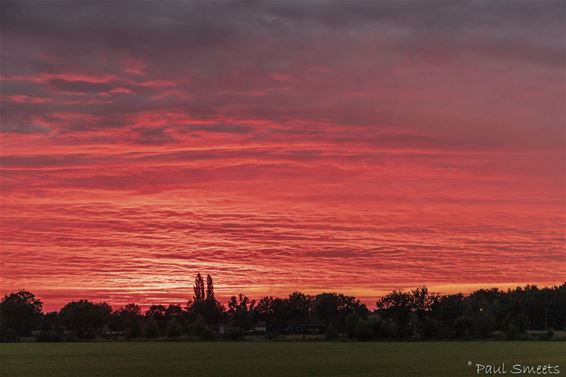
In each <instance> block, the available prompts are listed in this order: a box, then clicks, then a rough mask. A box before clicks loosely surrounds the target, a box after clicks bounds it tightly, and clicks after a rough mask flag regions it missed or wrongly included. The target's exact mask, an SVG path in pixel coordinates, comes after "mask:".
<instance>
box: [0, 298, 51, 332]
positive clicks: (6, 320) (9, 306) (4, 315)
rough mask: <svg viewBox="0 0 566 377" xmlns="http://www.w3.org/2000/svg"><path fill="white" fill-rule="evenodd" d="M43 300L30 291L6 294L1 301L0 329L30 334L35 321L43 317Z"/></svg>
mask: <svg viewBox="0 0 566 377" xmlns="http://www.w3.org/2000/svg"><path fill="white" fill-rule="evenodd" d="M42 308H43V304H42V302H41V301H40V300H39V299H37V298H36V297H35V295H34V294H33V293H31V292H28V291H23V290H22V291H18V292H15V293H10V294H7V295H5V296H4V298H3V299H2V301H1V302H0V329H2V330H7V329H12V330H13V331H15V332H16V333H17V334H18V335H20V336H22V335H29V334H30V332H31V328H32V325H33V322H34V321H37V320H38V319H39V318H40V317H41V310H42Z"/></svg>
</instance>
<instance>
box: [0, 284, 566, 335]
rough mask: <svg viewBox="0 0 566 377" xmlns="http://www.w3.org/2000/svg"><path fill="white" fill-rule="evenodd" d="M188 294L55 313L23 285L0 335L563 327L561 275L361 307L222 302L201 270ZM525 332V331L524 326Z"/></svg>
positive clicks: (330, 297) (399, 296)
mask: <svg viewBox="0 0 566 377" xmlns="http://www.w3.org/2000/svg"><path fill="white" fill-rule="evenodd" d="M193 290H194V296H193V298H192V299H191V300H189V301H188V302H187V303H186V305H184V306H181V305H173V304H171V305H168V306H165V305H152V306H150V307H149V308H148V309H147V310H146V311H145V312H142V309H141V307H140V306H139V305H136V304H134V303H132V304H128V305H125V306H123V307H120V308H118V309H116V310H113V309H112V307H111V306H110V305H109V304H107V303H105V302H100V303H95V302H92V301H89V300H79V301H72V302H69V303H68V304H66V305H65V306H63V307H62V308H61V309H60V310H59V311H58V312H57V311H53V312H48V313H44V312H43V304H42V302H41V300H39V299H38V298H37V297H35V295H34V294H33V293H31V292H28V291H24V290H22V291H18V292H14V293H10V294H7V295H5V296H4V298H3V299H2V301H1V302H0V341H3V342H9V341H18V340H19V339H20V338H21V337H25V338H29V339H35V340H37V341H73V340H85V339H97V338H108V339H124V338H127V339H136V338H148V339H157V338H167V339H214V338H223V339H241V338H242V337H243V336H244V335H247V334H262V335H264V336H266V337H268V338H276V337H281V336H292V335H303V336H306V335H309V334H313V335H317V336H318V337H319V338H320V337H325V338H327V339H334V338H349V339H357V340H372V339H396V340H410V339H413V340H414V339H485V338H490V337H491V338H500V339H528V338H532V337H533V336H534V335H532V334H533V333H534V334H536V337H538V338H539V339H551V338H552V337H553V334H554V330H563V329H564V330H566V329H565V327H566V283H564V284H562V285H561V286H554V287H551V288H538V287H537V286H535V285H527V286H525V287H517V288H515V289H512V290H511V289H509V290H506V291H503V290H500V289H497V288H492V289H480V290H477V291H475V292H473V293H471V294H470V295H467V296H464V295H463V294H451V295H439V294H435V293H431V292H429V290H428V289H427V288H426V287H420V288H416V289H413V290H411V291H393V292H391V293H389V294H387V295H386V296H384V297H381V298H380V299H378V300H377V302H376V308H375V309H374V310H369V309H368V308H367V306H366V305H365V304H364V303H362V302H361V301H360V300H359V299H357V298H356V297H353V296H346V295H343V294H339V293H320V294H318V295H306V294H303V293H301V292H293V293H291V294H290V295H289V296H287V297H284V298H277V297H263V298H261V299H259V300H253V299H250V298H248V297H247V296H245V295H244V294H239V295H238V296H232V297H231V298H230V299H229V300H228V302H227V304H226V305H223V304H222V303H220V302H219V301H218V300H217V299H216V297H215V295H214V283H213V279H212V277H211V276H210V275H207V277H206V282H205V280H204V279H203V277H202V275H201V274H197V275H196V277H195V282H194V286H193ZM528 331H529V332H528Z"/></svg>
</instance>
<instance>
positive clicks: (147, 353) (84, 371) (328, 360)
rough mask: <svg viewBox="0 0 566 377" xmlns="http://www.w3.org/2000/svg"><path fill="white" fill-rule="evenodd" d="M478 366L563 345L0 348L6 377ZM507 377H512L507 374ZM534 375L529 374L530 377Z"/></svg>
mask: <svg viewBox="0 0 566 377" xmlns="http://www.w3.org/2000/svg"><path fill="white" fill-rule="evenodd" d="M468 361H471V362H472V363H473V364H475V363H482V364H488V363H493V364H497V365H500V364H501V363H503V362H505V364H506V367H507V368H510V367H511V365H512V364H515V363H521V364H523V365H527V364H528V365H533V364H548V363H550V364H554V365H559V366H560V372H561V374H564V373H566V343H563V342H430V343H374V342H371V343H357V342H145V343H135V342H130V343H128V342H123V343H118V342H116V343H114V342H109V343H61V344H58V343H19V344H0V366H1V367H0V376H2V377H4V376H5V377H20V376H26V377H27V376H37V377H51V376H52V377H91V376H93V377H94V376H97V377H130V376H131V377H169V376H171V377H181V376H183V377H184V376H186V377H200V376H203V377H209V376H222V377H224V376H225V377H229V376H246V377H248V376H249V377H254V376H258V377H259V376H261V377H278V376H286V377H287V376H383V377H394V376H419V377H421V376H422V377H429V376H430V377H441V376H450V377H459V376H476V375H477V374H476V370H475V366H474V365H472V366H469V365H468ZM507 374H511V373H510V372H508V373H507ZM524 375H528V374H524Z"/></svg>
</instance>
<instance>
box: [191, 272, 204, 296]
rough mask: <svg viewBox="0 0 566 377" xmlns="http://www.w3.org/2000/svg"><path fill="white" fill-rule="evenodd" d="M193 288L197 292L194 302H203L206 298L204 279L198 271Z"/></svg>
mask: <svg viewBox="0 0 566 377" xmlns="http://www.w3.org/2000/svg"><path fill="white" fill-rule="evenodd" d="M193 290H194V292H195V296H194V302H203V301H204V300H205V295H204V281H203V280H202V276H201V274H200V273H198V274H197V276H196V277H195V285H194V287H193Z"/></svg>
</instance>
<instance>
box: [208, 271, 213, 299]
mask: <svg viewBox="0 0 566 377" xmlns="http://www.w3.org/2000/svg"><path fill="white" fill-rule="evenodd" d="M206 300H209V301H210V300H214V283H213V281H212V277H211V276H210V275H206Z"/></svg>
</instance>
